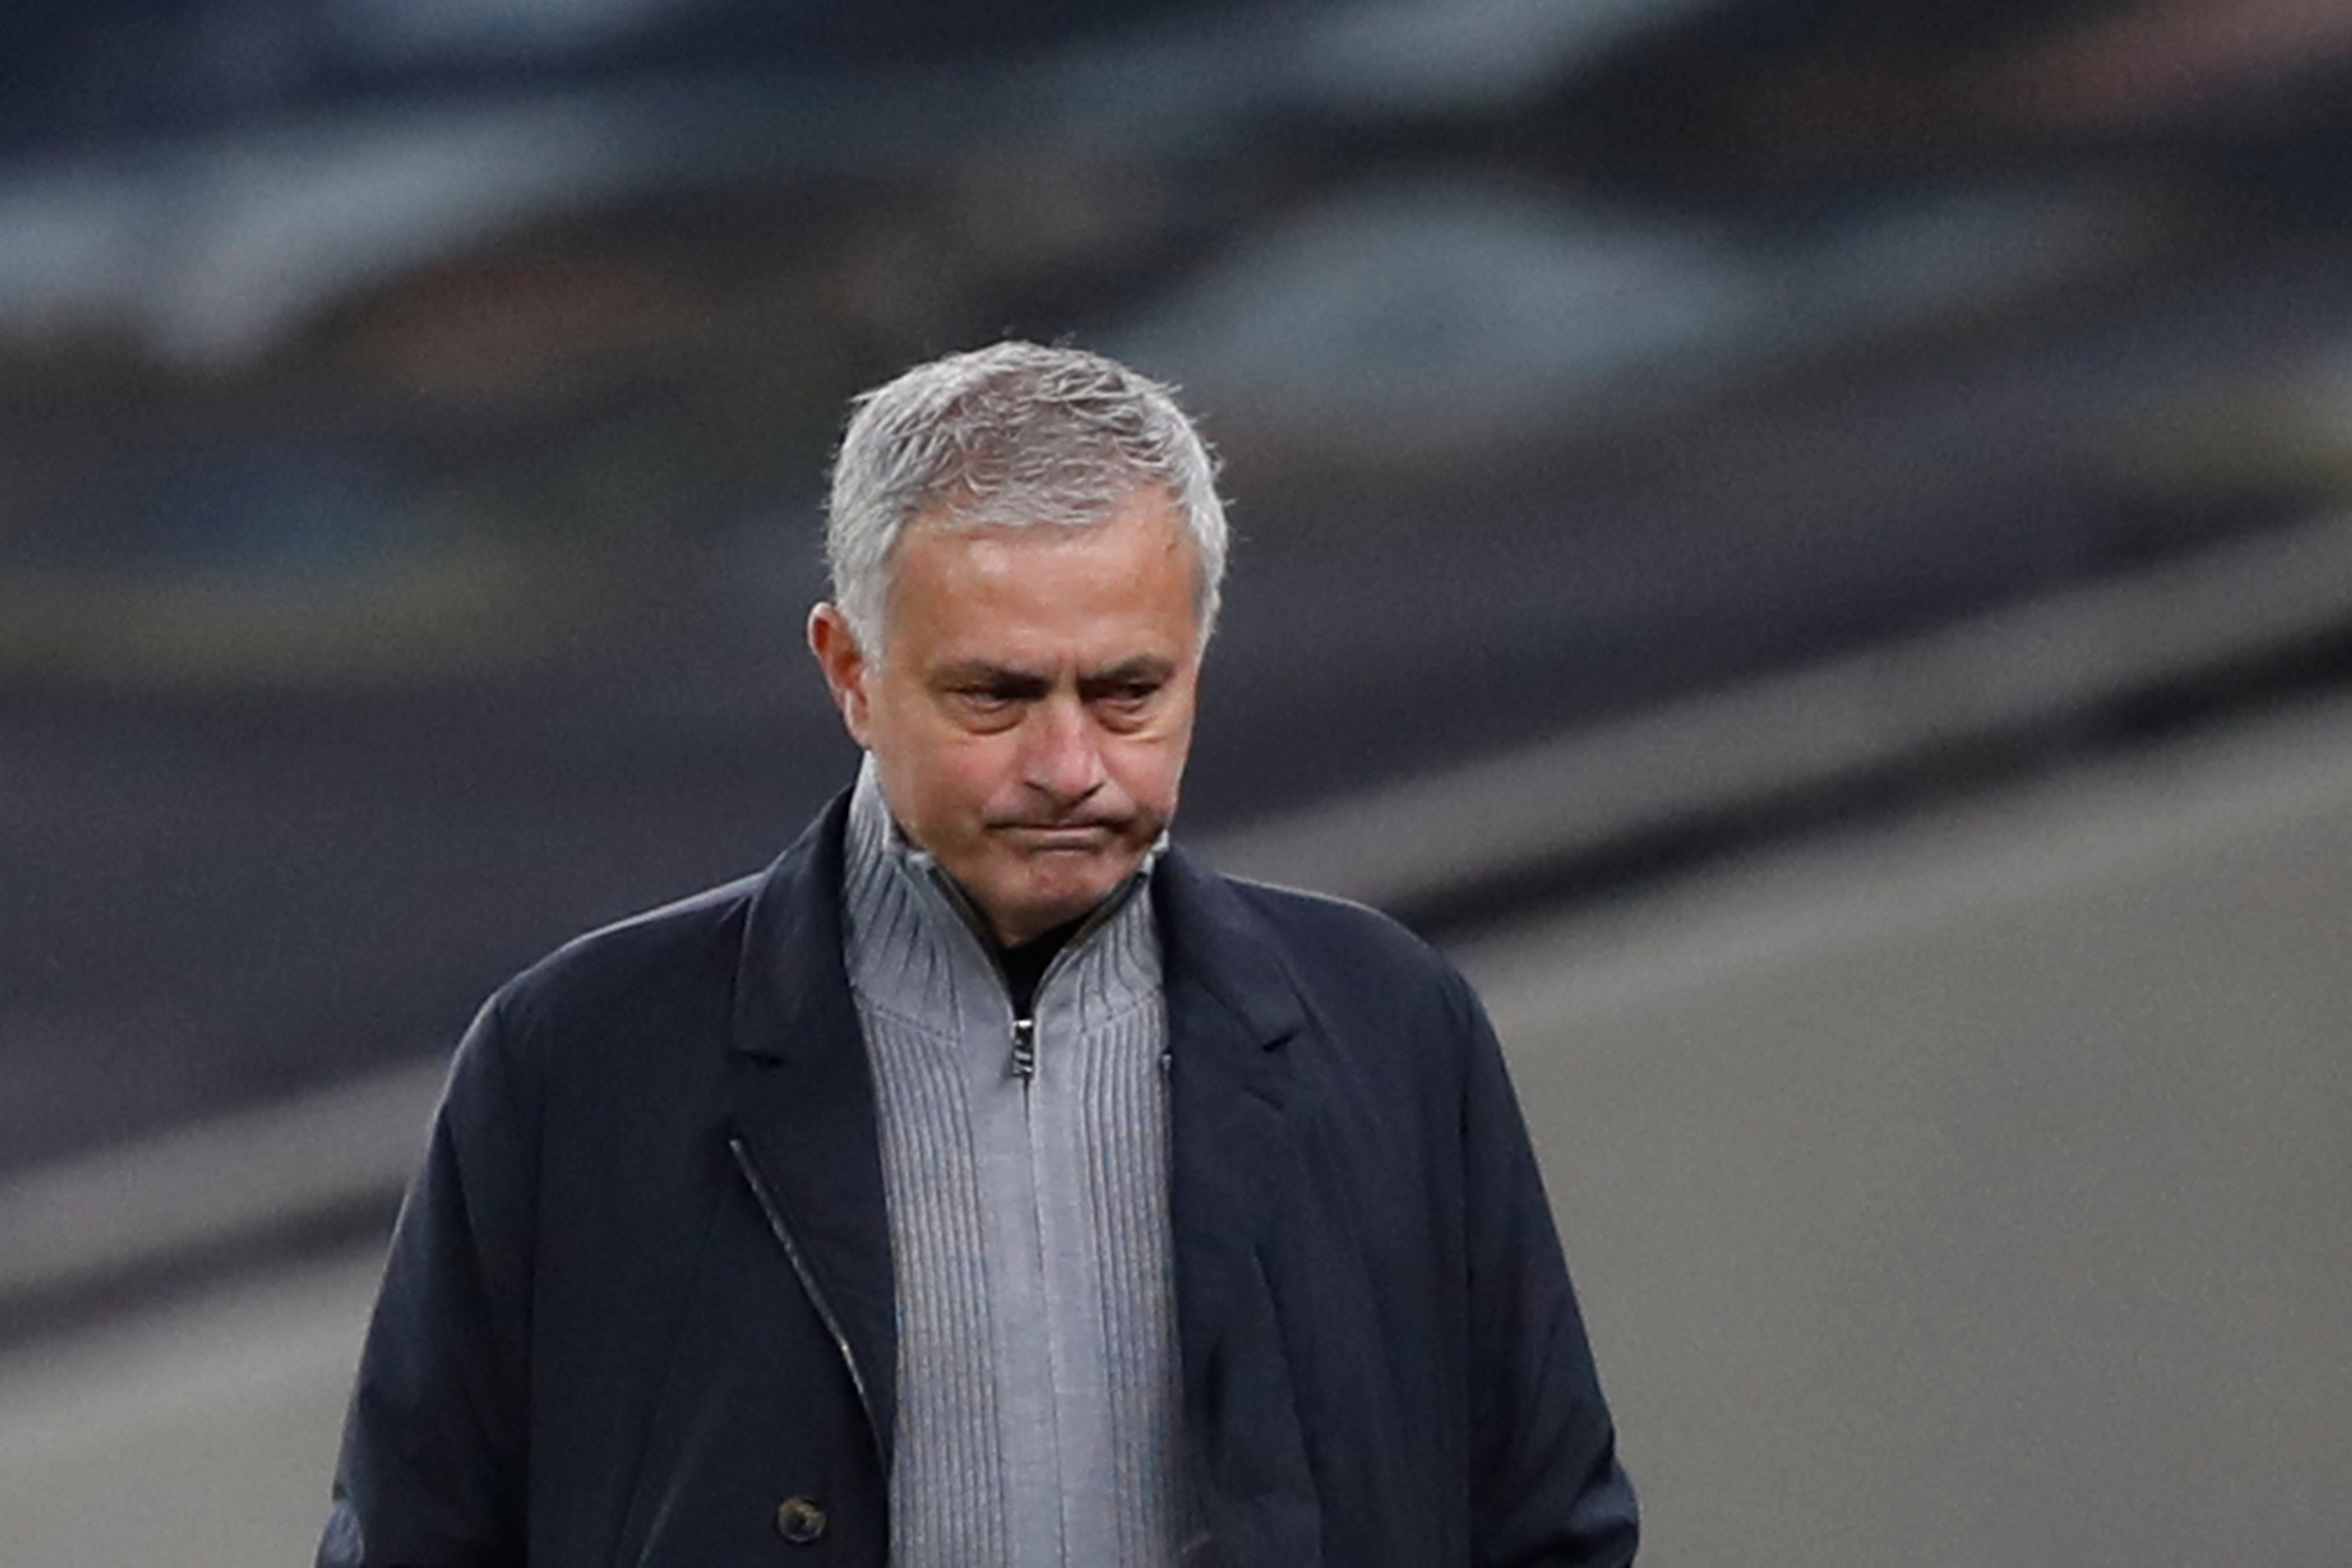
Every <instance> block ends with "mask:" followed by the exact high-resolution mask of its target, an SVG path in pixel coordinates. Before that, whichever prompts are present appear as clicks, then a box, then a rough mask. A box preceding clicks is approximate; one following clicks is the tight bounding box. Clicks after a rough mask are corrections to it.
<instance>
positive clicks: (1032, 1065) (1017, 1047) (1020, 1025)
mask: <svg viewBox="0 0 2352 1568" xmlns="http://www.w3.org/2000/svg"><path fill="white" fill-rule="evenodd" d="M1036 1076H1037V1020H1036V1019H1034V1018H1028V1017H1023V1018H1015V1019H1013V1077H1014V1078H1017V1079H1020V1080H1021V1081H1022V1082H1024V1083H1027V1082H1028V1081H1029V1080H1030V1079H1033V1078H1035V1077H1036Z"/></svg>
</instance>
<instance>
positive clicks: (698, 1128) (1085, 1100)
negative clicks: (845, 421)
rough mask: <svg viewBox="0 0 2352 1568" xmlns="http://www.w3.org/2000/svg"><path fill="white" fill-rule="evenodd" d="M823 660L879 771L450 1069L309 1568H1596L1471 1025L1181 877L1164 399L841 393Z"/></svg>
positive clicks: (1587, 1393)
mask: <svg viewBox="0 0 2352 1568" xmlns="http://www.w3.org/2000/svg"><path fill="white" fill-rule="evenodd" d="M827 542H828V554H829V557H830V561H831V564H832V569H833V574H834V600H833V602H832V603H831V604H828V605H819V606H818V607H817V608H816V609H815V610H814V612H813V613H812V615H811V616H810V620H809V628H808V635H809V644H810V647H811V648H812V649H813V650H814V653H815V656H816V659H817V662H818V664H819V665H820V667H821V668H823V671H824V679H825V680H826V683H827V685H828V686H829V688H830V689H831V690H832V693H833V696H834V699H835V702H836V703H837V704H838V706H839V707H840V710H841V713H842V717H843V719H844V721H845V722H846V723H847V725H848V728H849V731H850V733H851V735H852V736H854V737H855V738H856V741H857V742H858V743H859V744H860V745H861V746H862V747H863V748H864V749H865V751H866V765H865V767H864V769H863V771H862V772H861V773H860V776H859V778H858V780H857V781H856V786H855V788H854V789H852V790H850V791H849V792H847V793H846V794H845V795H844V796H843V797H842V798H841V799H839V800H836V801H835V804H834V805H833V806H832V807H831V808H830V809H828V810H827V811H826V812H825V813H824V816H822V817H821V818H820V819H819V821H818V822H817V823H816V824H815V825H814V826H812V827H811V828H810V829H809V830H808V831H807V832H806V833H805V834H803V836H802V837H801V839H800V840H799V842H797V843H796V844H794V845H793V847H792V848H791V849H790V850H788V851H787V852H786V853H785V855H784V856H783V858H782V859H780V860H779V861H778V862H777V863H776V864H775V865H774V866H773V867H772V868H770V869H769V870H768V871H767V872H766V873H765V874H764V875H761V876H760V877H757V878H753V879H747V880H745V881H742V882H739V883H735V884H733V885H730V886H728V887H724V888H720V889H716V890H714V891H712V892H709V893H706V894H703V895H702V896H700V897H698V898H696V899H692V900H688V901H686V902H684V903H681V904H677V905H673V906H671V907H670V908H667V909H665V910H657V911H656V912H654V913H652V914H649V915H646V916H643V917H640V918H638V919H636V920H634V921H627V922H625V923H624V924H622V925H619V926H615V927H613V928H611V929H609V930H606V931H600V932H597V933H595V934H593V935H591V936H588V937H584V938H582V939H581V940H580V941H578V942H573V943H572V944H571V945H570V946H568V947H566V948H564V949H563V950H562V951H561V952H557V953H556V954H555V955H553V956H552V957H551V958H549V959H548V960H546V961H545V962H543V963H541V964H539V965H538V966H537V967H535V968H533V969H531V970H530V971H529V972H527V973H524V974H523V975H521V976H520V977H518V978H517V979H516V980H515V981H513V982H511V983H510V984H508V985H507V986H506V987H504V988H503V989H502V990H501V991H499V994H497V995H496V996H494V997H493V998H492V999H491V1001H490V1002H489V1004H488V1005H487V1006H486V1007H485V1008H484V1009H483V1012H482V1014H481V1016H480V1017H479V1018H478V1020H477V1021H476V1023H475V1025H474V1027H473V1028H472V1030H471V1031H470V1032H469V1033H468V1035H467V1038H466V1040H465V1042H464V1043H463V1045H462V1046H461V1047H460V1048H459V1050H458V1054H457V1061H456V1063H455V1065H454V1067H453V1068H452V1071H451V1076H450V1079H449V1084H448V1089H447V1092H446V1098H445V1100H444V1102H443V1105H442V1107H441V1110H440V1112H439V1115H438V1117H437V1119H436V1124H435V1128H434V1132H433V1138H432V1142H431V1146H430V1149H429V1152H428V1153H427V1156H426V1160H425V1166H424V1169H423V1171H422V1172H421V1173H420V1174H419V1176H418V1178H417V1181H416V1184H415V1187H414V1189H413V1190H412V1192H411V1194H410V1195H409V1199H408V1202H407V1205H406V1206H405V1207H404V1211H403V1213H402V1216H401V1222H400V1226H399V1228H398V1231H397V1233H396V1235H395V1237H394V1243H393V1249H392V1258H391V1261H390V1264H389V1267H388V1269H387V1272H386V1276H385V1279H384V1285H383V1297H382V1299H381V1300H380V1302H379V1303H378V1306H377V1310H376V1315H375V1319H374V1321H373V1325H372V1327H371V1329H370V1331H369V1335H368V1341H367V1347H366V1352H365V1355H364V1359H363V1361H362V1365H361V1367H360V1372H359V1378H358V1383H357V1387H356V1390H355V1393H354V1394H353V1398H352V1410H351V1415H350V1420H349V1424H348V1426H347V1429H346V1433H345V1437H344V1445H343V1453H342V1460H341V1467H340V1469H339V1472H338V1475H337V1478H336V1487H335V1497H336V1500H335V1507H334V1511H333V1514H332V1516H331V1520H330V1522H329V1524H328V1528H327V1531H326V1536H325V1540H324V1542H323V1543H322V1546H321V1548H320V1562H321V1563H328V1564H349V1565H359V1564H370V1565H377V1568H391V1565H395V1564H399V1565H411V1568H458V1565H468V1568H471V1565H478V1564H521V1563H530V1564H534V1565H539V1564H548V1565H556V1564H561V1565H571V1564H590V1563H598V1564H601V1563H630V1564H640V1565H646V1564H677V1565H679V1568H725V1565H729V1564H736V1563H743V1564H751V1563H769V1562H777V1563H795V1562H808V1563H817V1562H838V1563H867V1564H881V1563H885V1562H888V1563H896V1564H898V1565H899V1568H983V1565H989V1564H1014V1565H1020V1568H1028V1565H1031V1564H1048V1563H1051V1564H1071V1565H1081V1568H1096V1565H1103V1568H1124V1565H1129V1564H1135V1565H1141V1564H1152V1565H1164V1564H1173V1563H1186V1564H1192V1563H1201V1564H1207V1563H1218V1564H1231V1565H1234V1568H1243V1565H1248V1568H1307V1565H1309V1564H1313V1563H1327V1564H1330V1565H1332V1568H1379V1565H1382V1564H1397V1565H1400V1568H1402V1565H1407V1564H1410V1565H1412V1568H1434V1565H1441V1564H1467V1563H1480V1564H1486V1563H1495V1564H1500V1563H1579V1564H1584V1563H1592V1564H1600V1563H1610V1564H1614V1563H1625V1562H1628V1561H1630V1560H1631V1558H1632V1556H1633V1544H1634V1532H1635V1527H1634V1514H1633V1496H1632V1493H1631V1491H1630V1489H1629V1488H1628V1486H1627V1484H1626V1481H1625V1479H1624V1476H1623V1474H1622V1471H1621V1470H1620V1468H1618V1465H1617V1463H1616V1460H1615V1458H1614V1442H1613V1435H1612V1427H1611V1423H1610V1419H1609V1415H1608V1412H1607V1410H1606V1408H1605V1407H1604V1405H1602V1403H1601V1394H1600V1390H1599V1388H1598V1386H1597V1384H1596V1382H1595V1379H1594V1375H1593V1370H1592V1363H1591V1356H1590V1353H1589V1352H1588V1350H1587V1348H1586V1344H1585V1337H1584V1331H1583V1329H1582V1326H1581V1324H1580V1320H1579V1317H1578V1313H1577V1309H1576V1304H1575V1300H1574V1299H1573V1296H1572V1294H1571V1292H1570V1286H1569V1280H1568V1277H1567V1274H1566V1272H1565V1269H1564V1268H1563V1266H1562V1264H1561V1260H1560V1255H1559V1245H1558V1243H1557V1241H1556V1239H1555V1237H1554V1234H1553V1230H1552V1225H1551V1220H1550V1215H1549V1210H1548V1208H1547V1206H1546V1204H1545V1201H1544V1196H1543V1193H1542V1189H1541V1185H1540V1184H1539V1181H1538V1175H1537V1173H1536V1169H1535V1164H1534V1162H1533V1159H1532V1157H1531V1155H1530V1153H1529V1152H1528V1143H1527V1140H1526V1135H1525V1133H1524V1131H1523V1129H1522V1127H1521V1124H1520V1120H1519V1116H1518V1112H1517V1107H1516V1106H1515V1104H1514V1102H1513V1100H1512V1098H1511V1094H1510V1089H1509V1087H1508V1085H1507V1082H1506V1080H1505V1078H1504V1073H1503V1067H1502V1063H1501V1060H1500V1058H1499V1055H1498V1053H1497V1050H1496V1045H1495V1041H1494V1038H1493V1036H1492V1034H1491V1032H1490V1031H1489V1030H1488V1028H1487V1026H1486V1021H1485V1019H1484V1017H1483V1016H1482V1015H1481V1013H1480V1011H1479V1008H1478V1005H1477V1004H1476V1002H1475V999H1474V998H1473V997H1472V996H1471V994H1470V993H1469V991H1468V989H1467V988H1466V987H1465V985H1464V984H1463V983H1462V981H1461V980H1460V979H1459V977H1457V976H1456V975H1455V974H1454V972H1453V971H1452V970H1451V969H1450V968H1448V967H1447V966H1446V965H1445V964H1444V963H1443V961H1441V960H1440V959H1438V958H1437V957H1436V956H1435V955H1434V954H1433V953H1432V952H1430V951H1429V950H1428V949H1427V948H1425V947H1424V946H1423V945H1422V944H1421V943H1420V942H1417V941H1415V940H1414V939H1413V938H1412V937H1411V936H1409V935H1407V934H1406V933H1405V932H1404V931H1402V930H1401V929H1399V928H1398V927H1396V926H1394V925H1393V924H1391V923H1390V922H1389V921H1385V920H1383V919H1382V918H1381V917H1380V916H1377V915H1374V914H1371V913H1370V912H1368V911H1366V910H1360V909H1357V908H1354V907H1351V906H1347V905H1343V904H1340V903H1338V902H1335V901H1331V900H1321V899H1316V898H1311V897H1307V896H1305V895H1301V894H1297V893H1290V892H1282V891H1276V890H1275V889H1266V888H1260V887H1254V886H1250V885H1248V884H1244V883H1239V882H1234V881H1229V880H1227V879H1223V878H1221V877H1218V876H1217V875H1215V874H1214V873H1213V872H1210V871H1209V870H1207V869H1205V868H1202V867H1201V866H1199V865H1198V864H1196V863H1194V862H1193V861H1192V860H1191V859H1189V858H1187V857H1186V856H1184V855H1183V854H1182V853H1181V851H1178V850H1173V849H1170V848H1168V847H1166V842H1165V837H1164V836H1165V832H1166V829H1167V826H1168V823H1169V820H1170V818H1171V816H1172V815H1173V814H1174V811H1175V808H1176V800H1177V793H1178V785H1179V782H1180V780H1181V775H1182V773H1183V766H1184V759H1185V754H1186V752H1187V750H1188V748H1189V745H1190V742H1191V737H1192V716H1193V706H1194V697H1195V692H1196V689H1197V685H1198V680H1199V676H1200V668H1201V656H1202V647H1203V644H1204V643H1205V641H1206V639H1207V637H1208V635H1209V630H1210V627H1211V625H1212V622H1213V618H1214V616H1215V611H1216V605H1217V594H1218V584H1219V582H1220V579H1221V576H1222V573H1223V562H1224V551H1225V530H1224V521H1223V512H1222V510H1221V509H1220V506H1219V503H1218V500H1217V498H1216V495H1215V492H1214V488H1213V470H1212V467H1211V464H1210V460H1209V458H1208V457H1207V455H1206V453H1205V452H1204V450H1203V449H1202V446H1201V443H1200V441H1199V439H1198V438H1197V437H1196V436H1195V435H1194V434H1193V432H1192V428H1191V426H1189V425H1188V424H1187V423H1186V421H1185V419H1184V417H1183V416H1182V415H1181V413H1180V412H1178V410H1177V408H1176V406H1175V405H1174V404H1173V402H1172V401H1171V399H1170V397H1169V395H1168V394H1167V391H1166V389H1164V388H1162V387H1160V386H1157V385H1154V384H1151V383H1150V382H1148V381H1146V380H1144V379H1143V378H1141V377H1139V376H1137V375H1135V374H1133V373H1131V372H1129V371H1128V370H1126V369H1125V368H1124V367H1122V366H1119V365H1118V364H1116V363H1112V362H1110V361H1108V360H1104V359H1101V358H1098V357H1096V356H1093V355H1089V354H1085V353H1077V352H1076V351H1071V350H1055V349H1044V348H1038V347H1035V346H1033V345H1029V344H1023V343H1003V344H999V345H997V346H996V347H994V348H991V349H985V350H982V351H980V352H978V353H969V354H961V355H957V356H954V357H952V358H950V359H946V360H942V361H940V362H937V363H931V364H928V365H924V366H920V367H919V368H917V369H915V370H913V371H910V372H908V374H905V375H903V376H901V377H900V378H898V380H897V381H894V382H892V383H890V384H888V385H887V386H884V387H882V388H880V389H879V390H878V391H876V392H874V393H871V394H869V395H866V397H865V398H863V399H861V400H860V403H859V405H858V407H857V411H856V415H855V416H854V417H853V419H852V420H851V423H850V426H849V429H848V432H847V434H846V436H845V438H844V440H843V444H842V449H841V453H840V457H839V458H838V460H837V462H836V465H835V476H834V486H833V495H832V502H831V513H830V521H829V528H828V534H827Z"/></svg>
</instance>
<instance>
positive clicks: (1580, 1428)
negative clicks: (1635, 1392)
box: [1454, 977, 1639, 1568]
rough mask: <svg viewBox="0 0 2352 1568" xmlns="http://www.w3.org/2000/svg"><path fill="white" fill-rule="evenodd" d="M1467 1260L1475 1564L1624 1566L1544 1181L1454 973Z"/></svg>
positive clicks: (1592, 1394) (1620, 1500) (1631, 1516)
mask: <svg viewBox="0 0 2352 1568" xmlns="http://www.w3.org/2000/svg"><path fill="white" fill-rule="evenodd" d="M1454 989H1455V996H1454V1003H1455V1005H1456V1007H1457V1008H1458V1009H1459V1016H1460V1022H1461V1026H1462V1027H1463V1029H1464V1030H1465V1032H1466V1034H1467V1037H1468V1041H1469V1047H1470V1059H1469V1063H1468V1069H1467V1077H1466V1081H1465V1090H1464V1098H1463V1149H1464V1159H1465V1173H1464V1175H1465V1183H1464V1194H1465V1204H1466V1205H1467V1215H1466V1225H1465V1228H1466V1232H1467V1237H1468V1247H1467V1253H1468V1261H1469V1268H1470V1311H1471V1353H1470V1368H1471V1378H1472V1386H1471V1405H1470V1408H1471V1421H1472V1426H1471V1533H1472V1559H1473V1561H1474V1562H1475V1563H1477V1564H1479V1565H1480V1568H1506V1565H1510V1568H1535V1565H1537V1564H1544V1565H1548V1568H1570V1565H1575V1568H1617V1565H1619V1564H1623V1563H1631V1562H1632V1561H1633V1551H1634V1547H1635V1544H1636V1542H1637V1540H1638V1535H1639V1523H1638V1518H1637V1515H1636V1511H1635V1507H1634V1501H1633V1486H1632V1483H1631V1482H1629V1481H1628V1480H1627V1479H1626V1477H1625V1472H1624V1469H1623V1468H1622V1467H1621V1466H1620V1465H1619V1464H1618V1462H1617V1453H1616V1432H1615V1428H1614V1426H1613V1425H1612V1422H1611V1419H1610V1415H1609V1407H1608V1405H1606V1404H1605V1403H1604V1402H1603V1400H1602V1398H1601V1384H1600V1380H1599V1378H1598V1376H1597V1374H1596V1373H1595V1372H1594V1369H1593V1362H1592V1352H1591V1347H1590V1346H1589V1345H1588V1343H1587V1342H1586V1340H1585V1334H1584V1322H1583V1318H1582V1315H1581V1314H1580V1312H1579V1310H1578V1309H1577V1304H1576V1295H1575V1291H1574V1289H1573V1288H1572V1287H1571V1286H1570V1282H1569V1277H1568V1267H1567V1264H1566V1262H1565V1260H1564V1259H1563V1258H1562V1257H1561V1254H1560V1246H1559V1235H1558V1232H1557V1231H1556V1230H1555V1228H1554V1226H1553V1224H1552V1215H1551V1207H1550V1205H1549V1203H1548V1202H1547V1201H1546V1199H1545V1196H1544V1190H1543V1179H1542V1176H1541V1174H1540V1173H1538V1170H1537V1167H1536V1160H1535V1152H1534V1151H1533V1149H1532V1148H1531V1147H1530V1146H1529V1144H1528V1133H1527V1126H1526V1122H1525V1120H1524V1118H1523V1117H1522V1116H1521V1114H1520V1110H1519V1106H1518V1101H1517V1098H1516V1097H1515V1096H1514V1095H1513V1093H1512V1091H1511V1085H1510V1080H1509V1078H1508V1076H1507V1073H1506V1071H1505V1069H1504V1066H1503V1058H1502V1052H1501V1049H1500V1048H1499V1047H1498V1046H1497V1045H1496V1039H1495V1032H1494V1029H1493V1027H1492V1026H1490V1025H1489V1024H1488V1023H1487V1020H1486V1012H1485V1010H1484V1009H1483V1008H1482V1007H1480V1006H1479V1005H1478V1001H1477V998H1476V997H1475V996H1474V995H1472V994H1471V992H1470V988H1469V986H1468V985H1467V984H1465V983H1464V982H1462V981H1461V980H1460V979H1459V977H1454Z"/></svg>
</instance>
